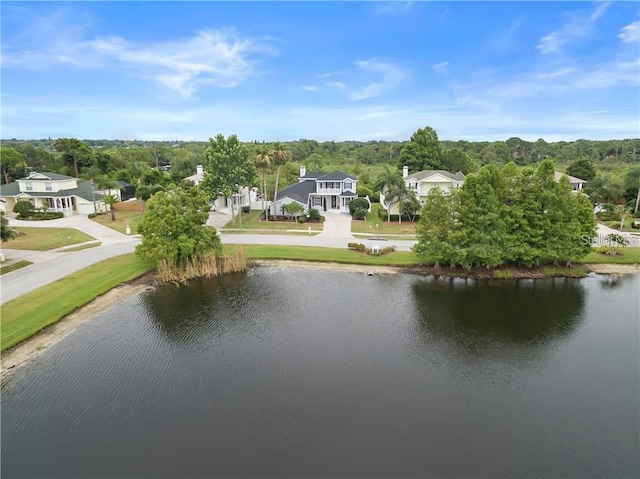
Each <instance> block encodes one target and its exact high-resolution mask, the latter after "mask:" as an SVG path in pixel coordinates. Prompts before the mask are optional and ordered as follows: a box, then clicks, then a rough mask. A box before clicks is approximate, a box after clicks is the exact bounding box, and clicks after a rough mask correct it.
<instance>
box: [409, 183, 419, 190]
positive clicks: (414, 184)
mask: <svg viewBox="0 0 640 479" xmlns="http://www.w3.org/2000/svg"><path fill="white" fill-rule="evenodd" d="M409 189H410V190H417V189H418V183H409Z"/></svg>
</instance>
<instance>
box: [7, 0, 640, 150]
mask: <svg viewBox="0 0 640 479" xmlns="http://www.w3.org/2000/svg"><path fill="white" fill-rule="evenodd" d="M0 8H1V14H2V86H1V93H2V98H1V102H2V104H1V106H2V114H1V115H2V125H1V126H2V131H1V133H0V136H1V137H2V138H5V139H6V138H13V137H15V138H21V139H30V138H46V137H52V138H56V137H62V136H71V137H78V138H94V139H98V138H110V139H114V138H117V139H142V140H207V139H208V138H210V137H212V136H215V135H216V134H217V133H223V134H225V135H229V134H234V133H235V134H237V135H238V136H239V138H240V139H241V140H243V141H250V140H266V141H271V140H285V141H288V140H295V139H300V138H313V139H317V140H319V141H325V140H336V141H341V140H407V139H409V137H410V136H411V134H412V133H413V132H414V131H415V130H416V129H418V128H421V127H424V126H431V127H433V128H435V129H436V131H437V132H438V134H439V136H440V138H441V139H450V140H458V139H466V140H470V141H476V140H478V141H479V140H505V139H507V138H509V137H511V136H519V137H521V138H524V139H527V140H536V139H538V138H544V139H545V140H547V141H559V140H575V139H579V138H587V139H613V138H637V137H638V136H640V125H639V121H640V120H639V118H640V13H639V11H640V10H639V8H638V5H637V3H635V2H562V3H560V2H521V3H515V2H514V3H511V2H488V3H484V2H281V3H279V2H266V1H265V2H235V3H226V2H193V3H188V2H176V3H174V2H112V3H107V2H86V3H81V2H67V3H56V2H38V3H35V2H7V1H3V2H2V4H1V7H0Z"/></svg>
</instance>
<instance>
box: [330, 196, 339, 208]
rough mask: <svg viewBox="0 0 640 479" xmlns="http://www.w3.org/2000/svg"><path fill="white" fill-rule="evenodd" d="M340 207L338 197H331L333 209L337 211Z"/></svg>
mask: <svg viewBox="0 0 640 479" xmlns="http://www.w3.org/2000/svg"><path fill="white" fill-rule="evenodd" d="M337 207H338V197H337V196H332V197H331V209H332V210H335V209H336V208H337Z"/></svg>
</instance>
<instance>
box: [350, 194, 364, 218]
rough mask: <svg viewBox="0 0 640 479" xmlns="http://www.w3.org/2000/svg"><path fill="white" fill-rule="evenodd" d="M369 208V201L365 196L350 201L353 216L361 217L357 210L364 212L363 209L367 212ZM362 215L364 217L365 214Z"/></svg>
mask: <svg viewBox="0 0 640 479" xmlns="http://www.w3.org/2000/svg"><path fill="white" fill-rule="evenodd" d="M368 208H369V202H368V201H367V200H366V199H365V198H354V199H353V200H351V202H350V203H349V213H351V216H353V217H358V218H360V216H358V215H356V212H357V213H360V212H362V210H364V211H365V212H366V211H367V209H368ZM361 217H362V218H364V215H362V216H361Z"/></svg>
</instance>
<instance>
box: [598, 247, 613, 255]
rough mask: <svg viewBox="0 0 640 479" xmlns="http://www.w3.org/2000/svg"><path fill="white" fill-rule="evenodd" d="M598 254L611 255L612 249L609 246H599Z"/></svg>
mask: <svg viewBox="0 0 640 479" xmlns="http://www.w3.org/2000/svg"><path fill="white" fill-rule="evenodd" d="M596 252H598V253H600V254H607V255H609V254H611V248H610V247H608V246H598V249H597V250H596Z"/></svg>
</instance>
